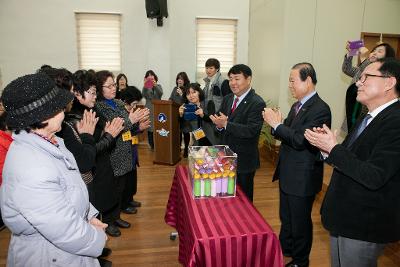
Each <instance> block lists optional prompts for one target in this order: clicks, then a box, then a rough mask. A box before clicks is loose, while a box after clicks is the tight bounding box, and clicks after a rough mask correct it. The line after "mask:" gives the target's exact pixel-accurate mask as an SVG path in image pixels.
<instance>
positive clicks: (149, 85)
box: [144, 78, 154, 89]
mask: <svg viewBox="0 0 400 267" xmlns="http://www.w3.org/2000/svg"><path fill="white" fill-rule="evenodd" d="M153 86H154V82H153V79H152V78H147V79H146V81H145V83H144V88H147V89H151V88H153Z"/></svg>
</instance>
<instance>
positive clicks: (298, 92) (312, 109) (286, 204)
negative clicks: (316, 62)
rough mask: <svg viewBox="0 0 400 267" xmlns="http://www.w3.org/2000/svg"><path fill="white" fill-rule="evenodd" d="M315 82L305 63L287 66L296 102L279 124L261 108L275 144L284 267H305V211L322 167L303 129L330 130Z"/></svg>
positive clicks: (308, 238) (308, 225)
mask: <svg viewBox="0 0 400 267" xmlns="http://www.w3.org/2000/svg"><path fill="white" fill-rule="evenodd" d="M316 84H317V77H316V73H315V70H314V68H313V66H312V65H311V64H310V63H299V64H296V65H294V66H293V68H292V70H291V72H290V77H289V89H290V91H291V93H292V95H293V97H294V98H296V99H297V100H298V101H297V102H296V103H294V104H293V106H292V108H291V109H290V112H289V114H288V117H287V118H286V119H285V121H284V122H283V123H281V122H282V114H281V112H280V111H279V110H273V109H271V108H266V109H265V111H264V112H263V117H264V121H265V122H266V123H268V124H269V125H270V126H271V128H272V131H273V135H274V136H275V138H277V139H279V140H280V141H281V142H282V143H281V147H280V151H279V160H278V164H277V167H276V171H275V174H274V178H273V181H275V180H277V179H279V193H280V194H279V195H280V206H279V215H280V219H281V223H282V224H281V231H280V234H279V239H280V242H281V246H282V250H283V254H284V255H285V256H287V257H291V258H292V261H291V262H289V263H288V264H287V265H286V266H308V265H309V254H310V251H311V246H312V220H311V210H312V205H313V202H314V199H315V195H316V194H317V193H318V192H319V191H320V190H321V187H322V177H323V161H322V160H321V159H320V157H319V150H318V149H317V148H316V147H314V146H312V145H310V143H309V142H308V141H307V140H306V139H305V138H304V132H305V130H306V129H312V128H313V127H317V126H322V125H323V124H327V125H330V123H331V112H330V109H329V106H328V105H327V104H326V103H325V102H324V101H323V100H322V99H321V98H320V97H319V96H318V94H317V92H316V91H315V86H316Z"/></svg>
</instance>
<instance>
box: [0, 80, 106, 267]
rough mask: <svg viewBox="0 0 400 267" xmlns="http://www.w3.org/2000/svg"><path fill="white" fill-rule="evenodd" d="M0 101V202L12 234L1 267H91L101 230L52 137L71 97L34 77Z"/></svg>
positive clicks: (71, 163) (15, 84)
mask: <svg viewBox="0 0 400 267" xmlns="http://www.w3.org/2000/svg"><path fill="white" fill-rule="evenodd" d="M2 99H3V103H4V106H5V109H6V111H7V126H8V127H9V129H10V130H13V131H14V134H13V138H14V141H13V143H12V144H11V146H10V148H9V151H8V154H7V158H6V161H5V164H4V169H3V178H4V180H3V185H2V186H1V194H0V195H1V199H0V205H1V210H2V212H3V214H2V215H3V219H4V222H5V224H6V225H7V227H8V228H9V229H10V231H11V232H12V233H13V234H12V235H11V241H10V247H9V250H8V259H7V265H8V266H27V265H29V266H50V265H54V264H56V265H60V266H66V265H68V266H99V262H98V260H97V258H96V257H97V256H99V255H100V254H101V252H102V249H103V248H104V245H105V242H106V239H107V236H106V234H105V232H104V229H105V227H106V226H107V225H106V224H103V223H102V222H101V221H99V220H98V219H96V215H97V213H98V212H97V210H96V209H95V208H94V207H93V206H92V205H91V204H90V202H89V197H88V192H87V189H86V186H85V184H84V183H83V181H82V178H81V175H80V172H79V169H78V166H77V163H76V161H75V159H74V157H73V155H72V154H71V152H69V151H68V149H67V148H66V147H65V145H64V142H63V140H62V139H61V138H58V137H56V135H55V133H56V132H58V131H60V130H61V123H62V121H63V119H64V109H65V107H66V105H67V104H68V103H69V102H71V100H72V99H73V95H72V94H71V93H70V92H68V91H67V90H63V89H60V88H59V87H57V86H56V84H55V83H54V81H53V80H52V79H51V78H50V77H48V76H47V75H45V74H42V73H38V74H32V75H26V76H23V77H20V78H18V79H16V80H14V81H12V82H11V83H10V84H9V85H7V86H6V88H5V89H4V92H3V95H2ZM21 159H22V160H21Z"/></svg>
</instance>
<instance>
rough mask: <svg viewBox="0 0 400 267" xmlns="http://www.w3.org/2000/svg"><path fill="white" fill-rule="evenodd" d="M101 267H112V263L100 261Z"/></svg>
mask: <svg viewBox="0 0 400 267" xmlns="http://www.w3.org/2000/svg"><path fill="white" fill-rule="evenodd" d="M98 260H99V263H100V267H112V262H111V261H108V260H105V259H98Z"/></svg>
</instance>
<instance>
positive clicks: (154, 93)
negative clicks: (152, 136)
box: [142, 84, 163, 132]
mask: <svg viewBox="0 0 400 267" xmlns="http://www.w3.org/2000/svg"><path fill="white" fill-rule="evenodd" d="M142 95H143V97H144V98H145V99H146V108H148V109H149V110H150V121H151V123H150V128H148V129H147V131H148V132H152V131H153V129H154V109H153V103H152V102H151V101H152V100H153V99H155V100H160V99H161V97H162V95H163V89H162V87H161V85H159V84H156V85H154V87H153V88H152V89H148V88H144V87H143V89H142Z"/></svg>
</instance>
